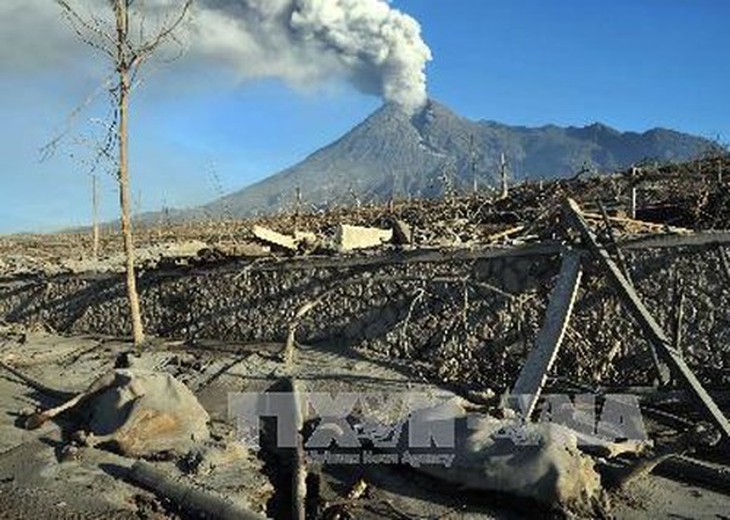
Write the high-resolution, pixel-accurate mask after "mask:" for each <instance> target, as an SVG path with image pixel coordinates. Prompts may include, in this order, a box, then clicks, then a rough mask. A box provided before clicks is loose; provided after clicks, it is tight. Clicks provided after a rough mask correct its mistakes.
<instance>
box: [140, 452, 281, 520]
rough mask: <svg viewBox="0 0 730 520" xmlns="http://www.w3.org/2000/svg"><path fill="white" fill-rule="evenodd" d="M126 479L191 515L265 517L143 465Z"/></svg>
mask: <svg viewBox="0 0 730 520" xmlns="http://www.w3.org/2000/svg"><path fill="white" fill-rule="evenodd" d="M128 479H129V480H131V481H132V482H133V483H135V484H137V485H140V486H142V487H144V488H146V489H149V490H150V491H152V492H154V493H155V494H157V495H159V496H161V497H164V498H166V499H167V500H170V501H171V502H172V503H174V504H175V505H176V506H177V507H178V508H179V509H180V510H182V511H185V512H186V513H188V512H194V513H198V514H200V515H202V516H203V517H204V518H209V519H215V520H266V518H267V517H265V516H263V515H260V514H258V513H254V512H253V511H251V510H249V509H245V508H244V507H242V506H239V505H237V504H234V503H233V502H231V501H229V500H226V499H225V498H223V497H220V496H217V495H213V494H212V493H209V492H207V491H203V490H201V489H198V488H195V487H192V486H190V485H189V484H187V483H185V482H181V481H178V480H174V479H173V478H171V477H170V476H169V475H168V474H166V473H165V472H163V471H160V470H159V469H157V468H155V467H154V466H153V465H152V464H150V463H149V462H145V461H142V460H140V461H137V462H135V463H134V465H133V466H132V469H131V471H130V472H129V474H128Z"/></svg>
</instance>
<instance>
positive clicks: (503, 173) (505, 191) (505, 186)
mask: <svg viewBox="0 0 730 520" xmlns="http://www.w3.org/2000/svg"><path fill="white" fill-rule="evenodd" d="M499 177H500V180H501V181H502V194H501V197H502V198H503V199H506V198H507V197H508V196H509V183H508V182H507V158H506V157H505V156H504V152H502V154H501V155H500V157H499Z"/></svg>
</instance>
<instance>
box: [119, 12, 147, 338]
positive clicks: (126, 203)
mask: <svg viewBox="0 0 730 520" xmlns="http://www.w3.org/2000/svg"><path fill="white" fill-rule="evenodd" d="M114 5H115V10H116V17H117V33H118V39H117V45H118V46H119V48H118V49H117V51H118V57H119V59H118V63H117V68H118V71H119V107H118V108H119V205H120V208H121V213H122V215H121V217H122V218H121V221H122V237H123V239H124V254H125V256H126V274H127V297H128V299H129V310H130V318H131V321H132V337H133V339H134V345H135V346H136V347H139V346H141V345H142V343H143V342H144V330H143V328H142V315H141V313H140V309H139V295H138V294H137V280H136V278H135V274H134V241H133V240H132V219H131V200H130V195H129V193H130V189H129V170H128V168H129V158H128V154H127V145H128V141H127V124H128V105H129V89H130V86H131V85H130V77H129V63H127V60H126V56H125V50H124V47H123V45H124V42H126V41H127V26H128V15H127V2H126V0H116V3H115V4H114Z"/></svg>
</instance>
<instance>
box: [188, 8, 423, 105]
mask: <svg viewBox="0 0 730 520" xmlns="http://www.w3.org/2000/svg"><path fill="white" fill-rule="evenodd" d="M189 49H190V52H191V53H193V54H199V55H200V56H201V57H204V58H206V59H211V58H213V59H217V60H221V61H224V62H226V63H228V64H229V65H233V66H234V67H235V70H236V71H237V73H238V74H239V75H240V76H241V78H242V79H249V78H266V77H273V78H281V79H283V80H285V81H287V82H288V83H289V84H292V85H295V86H307V85H312V84H316V83H320V82H322V81H326V80H329V79H331V78H337V77H341V78H345V79H347V80H348V81H350V82H351V83H352V84H353V85H354V86H355V87H357V88H358V89H360V90H361V91H363V92H367V93H371V94H376V95H379V96H382V97H383V98H384V99H385V100H386V101H389V102H394V103H397V104H399V105H401V106H402V107H403V108H404V109H405V110H406V111H408V112H413V111H415V110H417V109H418V108H420V107H421V106H423V104H424V103H425V102H426V75H425V66H426V62H427V61H429V60H430V59H431V51H430V50H429V48H428V46H427V45H426V44H425V43H424V41H423V39H422V38H421V29H420V26H419V24H418V22H416V20H414V19H413V18H411V17H410V16H408V15H406V14H403V13H401V12H400V11H398V10H396V9H394V8H392V7H391V6H390V5H389V4H388V3H387V2H386V1H385V0H202V1H200V2H199V3H198V4H197V8H196V10H195V13H194V22H193V26H192V28H191V34H190V41H189Z"/></svg>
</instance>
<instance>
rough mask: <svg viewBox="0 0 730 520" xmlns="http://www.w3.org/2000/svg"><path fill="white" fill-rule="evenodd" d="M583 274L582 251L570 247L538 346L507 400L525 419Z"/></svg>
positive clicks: (550, 362) (532, 407) (554, 354)
mask: <svg viewBox="0 0 730 520" xmlns="http://www.w3.org/2000/svg"><path fill="white" fill-rule="evenodd" d="M581 275H582V270H581V265H580V253H578V252H576V251H574V250H568V251H566V252H565V253H564V255H563V262H562V265H561V267H560V274H559V275H558V281H557V283H556V284H555V287H554V288H553V292H552V293H551V295H550V303H549V304H548V308H547V312H546V313H545V321H544V322H543V325H542V328H541V329H540V333H539V334H538V336H537V340H536V341H535V348H534V349H533V350H532V351H531V352H530V355H529V356H528V357H527V361H525V364H524V365H523V366H522V370H521V371H520V375H519V376H518V377H517V382H516V383H515V386H514V388H513V390H512V395H511V396H510V397H509V401H508V403H507V406H508V407H510V408H512V409H514V410H515V411H518V412H519V411H521V412H522V413H523V415H524V417H525V419H529V418H530V415H532V412H533V411H534V410H535V406H536V404H537V401H538V399H539V398H540V394H541V393H542V388H543V386H544V385H545V381H546V379H547V374H548V372H549V371H550V369H551V368H552V366H553V363H554V362H555V359H556V357H557V355H558V351H559V350H560V345H561V344H562V342H563V337H564V336H565V330H566V329H567V328H568V322H569V321H570V315H571V313H572V312H573V305H574V304H575V299H576V296H577V295H578V287H579V286H580V279H581Z"/></svg>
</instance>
